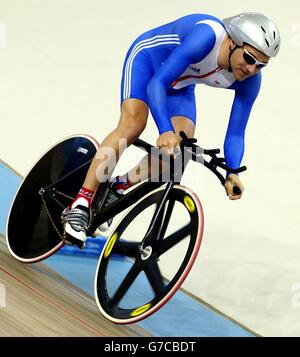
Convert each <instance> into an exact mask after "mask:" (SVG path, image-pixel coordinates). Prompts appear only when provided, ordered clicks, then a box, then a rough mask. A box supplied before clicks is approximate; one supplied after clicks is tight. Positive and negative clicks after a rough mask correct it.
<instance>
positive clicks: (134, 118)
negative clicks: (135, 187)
mask: <svg viewBox="0 0 300 357" xmlns="http://www.w3.org/2000/svg"><path fill="white" fill-rule="evenodd" d="M147 118H148V106H147V104H146V103H144V102H143V101H141V100H138V99H127V100H126V101H124V102H123V104H122V108H121V118H120V121H119V123H118V126H117V128H116V129H115V130H113V131H112V132H111V133H110V134H109V135H108V136H107V137H106V138H105V139H104V140H103V142H102V144H101V145H100V148H99V149H98V151H97V154H96V155H95V157H94V159H93V161H92V163H91V166H90V168H89V170H88V173H87V176H86V178H85V181H84V184H83V186H84V187H86V188H87V189H89V190H92V191H96V190H97V188H98V186H99V184H100V183H101V182H104V181H106V179H107V177H110V175H111V173H112V171H113V170H114V168H115V166H116V164H117V162H118V160H119V158H120V156H121V155H122V152H123V150H122V147H123V146H122V147H121V146H120V142H121V140H126V142H127V147H128V146H129V145H131V144H132V143H133V142H134V141H135V140H136V139H137V138H138V137H139V136H140V135H141V133H142V132H143V130H144V129H145V127H146V124H147ZM101 173H103V174H101Z"/></svg>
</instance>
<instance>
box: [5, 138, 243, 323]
mask: <svg viewBox="0 0 300 357" xmlns="http://www.w3.org/2000/svg"><path fill="white" fill-rule="evenodd" d="M180 135H181V137H182V141H181V144H180V155H178V156H177V158H174V157H172V156H171V157H170V156H167V155H165V154H163V153H162V152H161V151H160V150H158V149H157V148H155V147H154V146H152V145H150V144H148V143H146V142H145V141H143V140H141V139H137V140H136V141H135V142H134V145H135V146H137V147H139V148H141V149H143V150H145V151H146V152H147V153H148V154H150V155H151V156H154V157H156V159H158V160H160V161H166V162H168V165H169V167H170V170H169V172H170V175H169V177H168V180H167V181H165V180H163V179H162V175H161V174H160V175H158V177H157V179H156V180H153V179H148V180H146V181H144V182H142V183H140V184H138V185H136V186H134V187H133V188H132V189H129V190H128V192H127V191H126V192H125V194H124V195H120V197H119V198H117V199H116V200H115V201H114V202H112V203H110V204H107V198H108V195H109V194H110V193H111V188H110V182H109V181H107V182H105V183H102V184H101V185H100V186H99V189H98V191H97V193H96V197H95V199H94V201H93V205H92V212H93V215H92V222H91V225H90V227H89V230H88V232H87V234H88V235H89V236H92V235H94V233H95V232H97V229H98V227H99V226H100V225H101V224H103V223H104V222H106V221H108V220H109V219H111V218H113V217H115V216H117V215H119V214H120V213H122V212H124V211H125V212H126V213H125V215H124V216H123V217H122V219H121V220H120V221H119V223H117V224H116V225H115V226H114V227H113V229H112V232H111V234H110V236H109V237H108V239H107V241H106V244H105V246H104V248H103V250H102V252H101V254H100V257H99V260H98V265H97V269H96V273H95V280H94V292H95V300H96V303H97V306H98V308H99V310H100V312H101V313H102V314H103V315H104V316H105V317H106V318H108V319H109V320H111V321H113V322H114V323H119V324H129V323H134V322H137V321H139V320H142V319H144V318H146V317H148V316H150V315H151V314H153V313H154V312H155V311H157V310H158V309H159V308H161V307H162V306H163V305H164V304H165V303H166V302H167V301H168V300H169V299H170V298H171V297H172V296H173V295H174V293H175V292H176V291H177V290H178V289H179V287H180V286H181V285H182V283H183V281H184V280H185V278H186V277H187V275H188V273H189V272H190V270H191V268H192V265H193V263H194V261H195V259H196V257H197V254H198V252H199V249H200V245H201V241H202V235H203V226H204V218H203V210H202V206H201V203H200V200H199V198H198V197H197V195H196V194H195V193H194V192H192V191H191V190H190V189H189V188H187V187H185V186H182V185H181V184H180V181H181V177H182V174H183V172H184V170H185V168H186V166H187V164H188V162H189V161H195V162H198V163H201V164H202V165H204V166H205V167H207V168H208V169H209V170H210V171H211V172H213V173H214V174H215V175H216V176H217V178H218V179H219V181H220V182H221V184H222V185H224V183H225V181H226V179H225V177H224V175H223V174H221V173H220V172H219V170H218V169H219V168H221V169H224V170H226V171H227V172H231V173H240V172H242V171H245V170H246V167H245V166H244V167H241V168H239V169H232V168H230V167H228V166H226V164H225V160H224V159H223V158H220V157H218V156H217V154H219V153H220V150H219V149H213V150H205V149H202V148H201V147H199V146H197V145H196V139H191V138H188V137H187V136H186V135H185V133H184V132H181V133H180ZM98 147H99V145H98V143H97V142H96V140H95V139H93V138H92V137H90V136H87V135H76V136H72V137H69V138H66V139H64V140H62V141H61V142H59V143H58V144H56V145H54V146H53V147H52V148H51V149H50V150H49V151H48V152H46V153H45V154H44V155H43V156H42V158H41V159H39V160H38V161H37V163H36V164H35V165H34V167H33V168H32V169H31V170H30V171H29V173H28V175H27V176H26V177H25V179H24V180H23V182H22V184H21V186H20V188H19V190H18V192H17V194H16V196H15V198H14V201H13V203H12V206H11V209H10V213H9V217H8V223H7V234H6V239H7V246H8V249H9V251H10V253H11V255H12V256H13V257H14V258H16V259H17V260H18V261H21V262H23V263H35V262H37V261H41V260H43V259H45V258H47V257H49V256H50V255H52V254H54V253H55V252H57V251H58V250H59V249H60V248H61V247H62V246H63V245H64V232H63V225H62V221H61V214H62V212H63V210H64V209H65V208H66V207H67V206H69V205H70V204H71V203H72V201H73V199H74V198H75V197H76V195H77V193H78V191H79V189H80V188H81V187H82V184H83V180H84V178H85V176H86V173H87V171H88V168H89V166H90V163H91V161H92V159H93V157H94V155H95V154H96V152H97V149H98ZM205 157H208V158H209V160H206V158H205ZM176 163H177V164H176ZM178 163H179V164H178ZM234 192H235V193H236V194H239V193H240V191H239V188H238V187H234Z"/></svg>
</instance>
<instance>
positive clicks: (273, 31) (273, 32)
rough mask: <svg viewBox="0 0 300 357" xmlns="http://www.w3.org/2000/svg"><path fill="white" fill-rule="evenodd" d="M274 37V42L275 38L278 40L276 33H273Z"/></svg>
mask: <svg viewBox="0 0 300 357" xmlns="http://www.w3.org/2000/svg"><path fill="white" fill-rule="evenodd" d="M273 35H274V40H275V38H276V33H275V31H273Z"/></svg>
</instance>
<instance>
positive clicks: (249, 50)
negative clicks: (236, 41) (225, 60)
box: [231, 45, 270, 81]
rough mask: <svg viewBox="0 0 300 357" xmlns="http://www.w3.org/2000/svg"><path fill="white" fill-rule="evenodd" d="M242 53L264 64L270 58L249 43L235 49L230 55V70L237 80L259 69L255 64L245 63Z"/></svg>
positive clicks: (249, 75) (251, 74)
mask: <svg viewBox="0 0 300 357" xmlns="http://www.w3.org/2000/svg"><path fill="white" fill-rule="evenodd" d="M244 54H246V57H247V56H249V55H250V56H251V57H253V58H254V59H255V60H256V61H258V62H262V63H265V64H267V63H268V62H269V59H270V57H268V56H266V55H265V54H263V53H262V52H260V51H258V50H256V49H255V48H253V47H251V46H249V45H244V46H243V47H241V48H238V49H236V50H235V51H234V53H233V55H232V57H231V66H232V72H233V74H234V76H235V78H236V79H237V80H238V81H243V80H245V79H246V78H249V77H251V76H253V75H255V74H256V73H258V72H259V71H260V70H261V68H259V67H258V66H257V65H256V64H249V63H247V61H246V60H245V58H244V56H245V55H244Z"/></svg>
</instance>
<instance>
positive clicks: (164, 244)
mask: <svg viewBox="0 0 300 357" xmlns="http://www.w3.org/2000/svg"><path fill="white" fill-rule="evenodd" d="M191 231H192V229H191V223H189V224H187V225H186V226H184V227H182V228H180V229H179V230H178V231H176V232H174V233H172V234H171V235H169V236H168V237H166V238H165V239H164V240H162V241H161V243H160V245H159V248H158V250H157V255H158V256H161V255H162V254H164V253H165V252H166V251H168V250H169V249H171V248H172V247H174V246H175V245H176V244H178V243H179V242H181V241H182V240H183V239H184V238H186V237H187V236H188V235H190V234H191Z"/></svg>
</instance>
